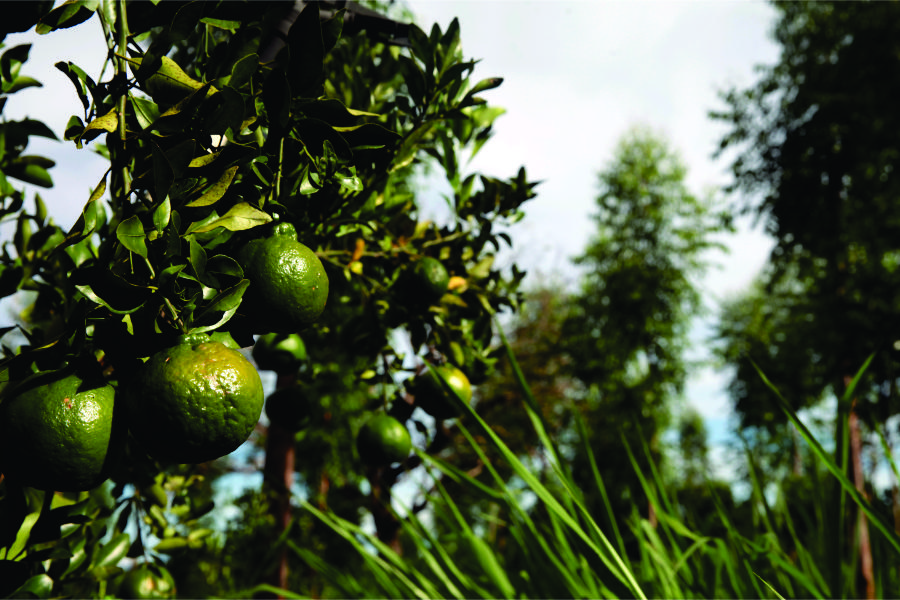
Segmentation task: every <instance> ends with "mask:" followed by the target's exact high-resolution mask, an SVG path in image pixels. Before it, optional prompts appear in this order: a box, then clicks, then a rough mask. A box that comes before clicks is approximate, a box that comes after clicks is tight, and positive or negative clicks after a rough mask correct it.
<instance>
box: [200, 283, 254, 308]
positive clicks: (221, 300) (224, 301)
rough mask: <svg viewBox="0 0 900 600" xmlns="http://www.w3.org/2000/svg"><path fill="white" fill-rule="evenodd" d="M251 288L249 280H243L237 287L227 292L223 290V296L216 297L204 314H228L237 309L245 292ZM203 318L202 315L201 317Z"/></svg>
mask: <svg viewBox="0 0 900 600" xmlns="http://www.w3.org/2000/svg"><path fill="white" fill-rule="evenodd" d="M249 286H250V280H249V279H242V280H241V281H240V282H238V283H237V285H234V286H232V287H230V288H228V289H227V290H223V291H222V293H221V294H219V295H218V296H216V297H215V298H214V299H213V300H212V302H210V304H209V305H208V306H207V307H206V308H204V310H203V314H204V315H205V314H209V313H213V312H227V311H229V310H232V309H234V308H237V307H238V305H240V303H241V298H242V297H243V296H244V292H245V291H247V288H248V287H249ZM201 316H202V315H201Z"/></svg>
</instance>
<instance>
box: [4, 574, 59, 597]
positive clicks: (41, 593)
mask: <svg viewBox="0 0 900 600" xmlns="http://www.w3.org/2000/svg"><path fill="white" fill-rule="evenodd" d="M52 593H53V579H51V578H50V576H49V575H47V574H46V573H41V574H40V575H35V576H34V577H31V578H29V579H28V581H26V582H25V583H23V584H22V585H21V586H19V587H18V588H17V589H16V590H15V591H13V593H12V594H10V595H9V597H10V598H26V597H28V596H29V595H33V596H34V597H36V598H41V599H42V600H43V599H44V598H49V597H50V595H51V594H52Z"/></svg>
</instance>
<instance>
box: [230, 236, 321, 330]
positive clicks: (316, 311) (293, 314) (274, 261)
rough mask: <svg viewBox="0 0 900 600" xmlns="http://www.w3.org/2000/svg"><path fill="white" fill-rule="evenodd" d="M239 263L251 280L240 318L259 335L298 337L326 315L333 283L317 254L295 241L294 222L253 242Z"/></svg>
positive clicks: (242, 249)
mask: <svg viewBox="0 0 900 600" xmlns="http://www.w3.org/2000/svg"><path fill="white" fill-rule="evenodd" d="M237 261H238V263H240V265H241V268H242V269H243V271H244V276H245V277H247V279H249V280H250V286H249V287H248V288H247V291H246V293H245V294H244V297H243V299H242V302H241V313H242V314H243V315H244V316H245V317H247V318H248V319H249V320H250V321H251V322H252V323H253V325H254V328H255V329H256V332H257V333H273V332H274V333H296V332H298V331H302V330H303V329H304V328H306V327H307V326H309V325H311V324H312V323H314V322H315V321H316V320H318V318H319V317H320V316H321V314H322V312H323V311H324V310H325V304H326V302H327V300H328V290H329V282H328V275H327V273H326V272H325V267H324V265H323V264H322V261H321V260H319V257H318V256H316V253H315V252H313V251H312V249H310V248H309V247H307V246H305V245H304V244H302V243H300V242H299V241H298V240H297V231H296V229H295V228H294V226H293V225H292V224H290V223H276V224H275V225H273V226H272V227H271V229H270V230H269V235H268V236H266V237H261V238H256V239H253V240H250V241H249V242H247V243H246V244H244V246H243V247H242V248H241V249H240V251H239V252H238V254H237Z"/></svg>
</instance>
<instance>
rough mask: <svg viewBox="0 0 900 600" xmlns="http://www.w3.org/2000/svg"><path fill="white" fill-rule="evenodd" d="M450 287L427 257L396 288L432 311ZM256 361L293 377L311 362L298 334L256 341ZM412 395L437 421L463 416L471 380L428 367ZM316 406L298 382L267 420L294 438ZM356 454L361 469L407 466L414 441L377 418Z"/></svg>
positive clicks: (452, 370)
mask: <svg viewBox="0 0 900 600" xmlns="http://www.w3.org/2000/svg"><path fill="white" fill-rule="evenodd" d="M449 282H450V276H449V274H448V273H447V270H446V268H444V266H443V265H442V264H441V263H440V261H438V260H437V259H434V258H431V257H423V258H421V259H419V260H417V261H416V262H415V263H414V264H413V265H412V266H411V267H410V269H409V270H408V271H406V272H404V273H403V275H401V277H400V279H399V280H398V286H399V288H400V291H401V293H402V294H403V295H404V296H405V297H406V298H407V299H409V300H410V302H412V303H416V304H420V305H430V304H432V303H434V302H436V301H438V300H439V299H440V298H441V297H442V296H443V295H444V294H445V293H446V291H447V287H448V285H449ZM253 358H254V360H255V361H256V365H257V367H258V368H260V369H264V370H271V371H275V372H276V373H278V374H282V375H293V374H296V373H297V371H298V370H299V369H300V368H301V367H302V366H303V364H304V363H305V362H306V360H307V356H306V346H305V344H304V342H303V339H302V338H301V337H300V336H299V335H298V334H278V333H270V334H267V335H264V336H262V337H260V338H259V339H258V340H257V342H256V344H255V345H254V347H253ZM408 389H409V391H410V392H411V393H412V394H413V395H414V397H415V406H417V407H419V408H421V409H422V410H424V411H425V412H426V413H428V414H429V415H431V416H432V417H434V418H435V419H438V420H442V419H449V418H454V417H458V416H460V415H461V414H462V409H461V408H460V406H461V405H460V404H459V402H463V403H466V404H468V403H469V402H470V401H471V399H472V386H471V384H470V383H469V380H468V378H467V377H466V375H465V374H464V373H463V372H462V371H461V370H459V369H458V368H456V367H453V366H450V365H443V366H432V367H430V368H429V369H428V370H425V371H423V372H422V373H420V374H419V375H418V376H416V377H414V378H413V379H412V380H411V382H410V384H409V386H408ZM312 402H313V399H312V398H310V395H309V393H308V391H307V387H306V386H304V385H303V384H301V383H297V382H294V383H292V384H291V385H288V386H286V387H283V388H280V389H278V390H276V391H275V392H274V393H273V394H271V395H270V396H269V398H268V399H267V400H266V406H265V408H266V414H267V415H268V417H269V420H270V421H271V422H273V423H278V424H279V425H280V426H282V427H284V428H285V429H287V430H289V431H293V432H296V431H299V430H301V429H302V428H303V427H305V426H306V425H307V423H308V422H309V418H310V415H311V414H312V412H313V406H312V404H311V403H312ZM356 449H357V453H358V455H359V458H360V460H361V461H362V462H363V463H365V464H367V465H370V466H373V467H379V466H385V465H389V464H392V463H398V462H403V461H404V460H406V458H407V457H408V456H409V453H410V452H411V451H412V438H411V436H410V434H409V430H408V429H407V428H406V426H405V425H404V424H403V423H401V422H400V421H399V420H398V419H397V418H395V417H393V416H391V415H389V414H386V413H384V412H378V413H376V414H374V415H372V416H371V417H370V418H369V419H368V420H366V422H365V423H364V424H363V425H362V426H361V427H360V428H359V431H358V433H357V436H356Z"/></svg>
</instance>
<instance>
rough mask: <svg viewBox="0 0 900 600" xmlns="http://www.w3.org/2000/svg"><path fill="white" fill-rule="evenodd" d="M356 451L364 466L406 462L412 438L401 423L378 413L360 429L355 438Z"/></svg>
mask: <svg viewBox="0 0 900 600" xmlns="http://www.w3.org/2000/svg"><path fill="white" fill-rule="evenodd" d="M356 450H357V452H359V458H360V459H362V461H363V462H364V463H366V464H369V465H374V466H381V465H389V464H391V463H395V462H402V461H404V460H406V457H407V456H409V452H410V450H412V438H410V436H409V431H408V430H407V429H406V426H405V425H404V424H403V423H401V422H400V421H398V420H397V419H395V418H394V417H392V416H390V415H386V414H384V413H379V414H377V415H375V416H374V417H372V418H370V419H369V420H368V421H366V422H365V424H364V425H363V426H362V427H361V428H360V430H359V433H358V434H357V436H356Z"/></svg>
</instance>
